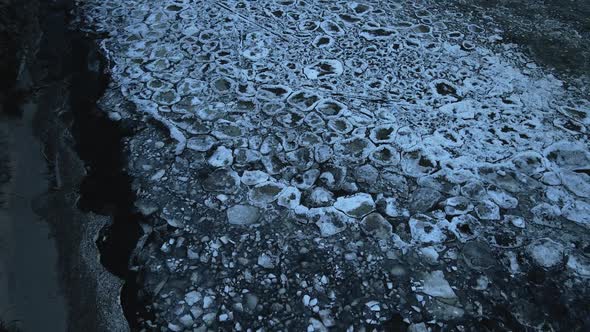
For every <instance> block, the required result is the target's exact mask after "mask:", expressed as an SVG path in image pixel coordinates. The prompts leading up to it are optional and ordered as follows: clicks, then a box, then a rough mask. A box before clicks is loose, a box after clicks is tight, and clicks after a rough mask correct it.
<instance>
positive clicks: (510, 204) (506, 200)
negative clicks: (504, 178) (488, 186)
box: [488, 190, 518, 209]
mask: <svg viewBox="0 0 590 332" xmlns="http://www.w3.org/2000/svg"><path fill="white" fill-rule="evenodd" d="M488 196H489V197H490V198H491V200H492V201H493V202H494V203H496V204H498V206H499V207H501V208H503V209H514V208H516V207H517V206H518V199H516V198H515V197H513V196H511V195H510V194H508V193H506V192H504V191H496V190H489V191H488Z"/></svg>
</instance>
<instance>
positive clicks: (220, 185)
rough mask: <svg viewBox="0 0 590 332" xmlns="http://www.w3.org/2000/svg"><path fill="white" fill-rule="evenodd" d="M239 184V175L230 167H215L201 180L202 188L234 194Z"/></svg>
mask: <svg viewBox="0 0 590 332" xmlns="http://www.w3.org/2000/svg"><path fill="white" fill-rule="evenodd" d="M239 186H240V176H239V175H238V173H236V172H234V171H233V170H230V169H217V170H215V171H213V172H212V173H211V174H209V176H208V177H207V178H206V179H205V180H204V181H203V188H204V189H205V190H207V191H216V192H221V193H224V194H234V193H236V191H238V188H239Z"/></svg>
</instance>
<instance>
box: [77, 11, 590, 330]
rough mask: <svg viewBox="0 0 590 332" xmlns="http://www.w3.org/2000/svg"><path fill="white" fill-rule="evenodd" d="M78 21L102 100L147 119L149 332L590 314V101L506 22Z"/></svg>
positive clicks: (397, 14) (264, 16)
mask: <svg viewBox="0 0 590 332" xmlns="http://www.w3.org/2000/svg"><path fill="white" fill-rule="evenodd" d="M77 15H78V18H79V20H80V24H81V26H82V27H83V28H84V29H86V30H88V31H91V32H94V33H100V34H101V36H102V37H101V38H103V39H101V40H100V43H101V47H102V49H103V51H104V53H105V55H106V57H107V59H108V61H109V64H110V70H111V73H110V74H111V76H112V77H111V78H112V81H111V84H110V86H109V89H108V90H107V91H106V94H105V96H104V97H103V98H102V100H101V103H100V104H101V105H100V106H101V108H102V109H103V110H105V111H106V112H110V114H111V118H112V119H114V120H119V121H127V122H128V123H132V124H133V126H134V127H135V129H136V130H135V134H134V135H133V136H132V137H130V138H129V139H128V141H127V142H126V150H127V153H128V154H129V157H130V158H129V171H130V173H131V174H132V175H133V176H134V178H135V179H136V181H135V183H134V186H135V189H136V191H137V193H138V202H137V205H138V207H139V209H140V211H142V212H143V213H144V214H145V215H146V224H145V225H144V227H143V228H144V230H145V236H144V238H143V239H142V240H141V241H140V244H141V245H140V246H138V249H137V253H136V254H137V257H136V259H135V264H136V268H137V269H138V270H139V271H140V272H141V273H140V275H141V276H142V282H143V288H144V290H145V291H146V292H147V293H148V294H150V296H152V301H153V303H152V304H151V305H150V308H149V309H150V310H151V311H152V312H153V313H154V314H155V318H154V319H153V320H145V319H142V320H141V322H140V325H141V326H142V327H143V328H144V329H146V330H153V329H156V330H162V331H205V330H219V329H225V330H236V331H247V330H251V331H254V330H260V331H262V330H273V331H274V330H295V331H299V330H307V331H326V330H330V329H333V330H348V331H363V330H366V329H369V330H372V329H373V328H374V329H377V330H392V329H393V328H400V329H402V330H403V329H409V330H411V331H427V330H429V329H430V330H437V329H446V330H457V331H465V330H478V331H479V330H494V331H495V330H522V329H527V328H529V329H538V330H546V329H559V330H576V329H582V330H583V329H585V328H588V327H589V326H590V321H589V318H588V315H587V308H588V307H590V302H589V300H588V299H589V297H588V295H589V287H588V286H589V282H588V278H589V277H590V272H589V271H590V243H589V241H590V237H589V235H590V217H589V216H590V152H589V144H588V132H587V130H588V129H587V126H589V125H590V102H589V101H588V100H587V99H585V98H584V96H583V95H582V94H581V93H580V91H582V90H583V89H584V87H576V86H575V84H571V82H569V81H567V80H566V78H558V77H557V76H556V75H555V74H554V73H553V72H552V71H551V70H550V69H549V68H546V67H543V66H539V65H538V64H537V63H536V62H535V59H534V58H530V57H529V56H528V55H527V54H525V53H523V51H522V49H521V48H520V47H519V45H517V44H512V43H509V42H505V41H503V37H502V34H503V30H502V26H499V25H496V24H494V21H493V20H492V19H491V18H489V17H488V18H486V20H484V21H482V22H479V21H478V19H477V18H476V17H471V16H469V15H466V14H464V13H462V12H458V11H456V10H455V9H453V8H451V7H447V6H446V5H445V2H444V1H443V2H429V1H421V2H413V1H364V2H353V1H319V0H318V1H314V0H308V1H301V0H297V1H296V0H282V1H281V0H276V1H189V0H184V1H181V0H177V1H147V0H135V1H118V0H117V1H114V0H100V1H94V0H85V1H79V2H78V11H77ZM558 27H559V26H558ZM572 34H575V31H573V32H572ZM580 89H581V90H580Z"/></svg>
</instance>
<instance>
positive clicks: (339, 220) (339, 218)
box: [315, 209, 346, 237]
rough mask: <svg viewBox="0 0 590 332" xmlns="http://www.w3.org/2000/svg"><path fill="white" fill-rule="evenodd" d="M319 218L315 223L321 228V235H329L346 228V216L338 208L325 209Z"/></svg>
mask: <svg viewBox="0 0 590 332" xmlns="http://www.w3.org/2000/svg"><path fill="white" fill-rule="evenodd" d="M323 211H324V213H322V214H321V215H320V218H319V220H318V221H317V222H316V223H315V224H316V226H318V228H319V229H320V235H321V236H323V237H329V236H332V235H336V234H338V233H340V232H342V231H344V230H345V229H346V216H345V215H344V214H343V213H342V212H340V211H336V210H333V211H331V210H329V209H324V210H323Z"/></svg>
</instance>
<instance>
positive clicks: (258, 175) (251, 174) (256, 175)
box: [242, 171, 268, 186]
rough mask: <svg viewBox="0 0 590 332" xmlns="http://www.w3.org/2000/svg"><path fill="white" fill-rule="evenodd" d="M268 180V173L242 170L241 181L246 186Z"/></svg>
mask: <svg viewBox="0 0 590 332" xmlns="http://www.w3.org/2000/svg"><path fill="white" fill-rule="evenodd" d="M266 180H268V174H266V173H265V172H263V171H244V173H243V174H242V183H243V184H245V185H247V186H254V185H257V184H260V183H262V182H265V181H266Z"/></svg>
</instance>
